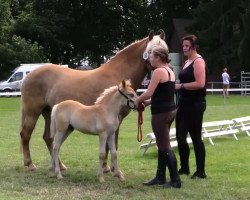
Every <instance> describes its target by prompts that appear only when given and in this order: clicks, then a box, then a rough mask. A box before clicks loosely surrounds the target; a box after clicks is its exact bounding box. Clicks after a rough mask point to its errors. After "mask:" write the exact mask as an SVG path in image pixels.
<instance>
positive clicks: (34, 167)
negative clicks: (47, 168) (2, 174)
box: [27, 163, 37, 171]
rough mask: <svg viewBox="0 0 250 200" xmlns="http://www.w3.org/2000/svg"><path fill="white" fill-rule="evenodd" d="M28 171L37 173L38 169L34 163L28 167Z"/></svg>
mask: <svg viewBox="0 0 250 200" xmlns="http://www.w3.org/2000/svg"><path fill="white" fill-rule="evenodd" d="M27 170H28V171H36V170H37V167H36V166H35V165H34V164H33V163H31V164H30V165H28V166H27Z"/></svg>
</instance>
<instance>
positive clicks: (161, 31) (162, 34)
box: [159, 29, 165, 40]
mask: <svg viewBox="0 0 250 200" xmlns="http://www.w3.org/2000/svg"><path fill="white" fill-rule="evenodd" d="M159 33H160V38H161V39H162V40H165V32H164V30H162V29H160V30H159Z"/></svg>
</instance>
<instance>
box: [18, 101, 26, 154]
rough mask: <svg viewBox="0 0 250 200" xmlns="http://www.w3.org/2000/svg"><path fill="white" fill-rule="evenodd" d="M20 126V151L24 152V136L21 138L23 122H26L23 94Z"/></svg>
mask: <svg viewBox="0 0 250 200" xmlns="http://www.w3.org/2000/svg"><path fill="white" fill-rule="evenodd" d="M20 113H21V115H20V127H19V141H20V149H19V151H20V153H23V143H22V138H21V131H22V130H23V124H24V119H25V115H24V109H23V102H22V96H21V108H20Z"/></svg>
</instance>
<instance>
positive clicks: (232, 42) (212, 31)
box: [189, 0, 250, 72]
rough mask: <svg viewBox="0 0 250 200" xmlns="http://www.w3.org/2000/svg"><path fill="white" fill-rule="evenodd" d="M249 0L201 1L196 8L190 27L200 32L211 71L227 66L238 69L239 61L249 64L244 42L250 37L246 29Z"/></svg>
mask: <svg viewBox="0 0 250 200" xmlns="http://www.w3.org/2000/svg"><path fill="white" fill-rule="evenodd" d="M247 2H248V0H202V1H201V2H200V4H199V6H198V7H197V8H196V9H193V11H192V14H193V18H194V24H193V26H192V27H190V29H189V30H190V31H191V32H194V33H195V34H197V35H198V37H199V39H200V46H201V50H202V54H203V55H204V56H205V57H206V61H207V64H208V67H209V71H210V72H212V71H213V72H214V71H216V70H218V69H219V70H220V71H221V69H222V68H223V67H224V66H230V69H232V70H234V71H237V70H238V69H239V67H240V66H239V64H240V63H245V65H247V63H248V66H250V62H249V61H247V59H246V58H245V59H244V57H245V56H244V54H245V52H246V46H245V44H246V43H245V42H247V40H249V39H248V38H249V34H248V35H247V34H246V31H247V29H249V25H250V23H249V21H248V20H249V19H248V18H249V15H248V14H247V12H248V9H247V7H246V4H249V3H247ZM247 21H248V22H247ZM243 24H244V26H243ZM243 35H244V36H243ZM243 41H244V42H243ZM240 44H241V45H240Z"/></svg>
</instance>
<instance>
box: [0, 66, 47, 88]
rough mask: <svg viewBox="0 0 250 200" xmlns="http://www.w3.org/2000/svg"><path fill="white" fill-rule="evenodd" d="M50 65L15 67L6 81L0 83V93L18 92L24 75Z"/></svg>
mask: <svg viewBox="0 0 250 200" xmlns="http://www.w3.org/2000/svg"><path fill="white" fill-rule="evenodd" d="M45 64H51V63H36V64H21V65H20V66H19V67H17V68H16V69H15V70H14V71H13V72H12V74H11V75H10V76H9V78H8V79H7V80H6V81H2V82H0V91H1V92H13V91H20V88H21V85H22V82H23V80H24V78H25V77H26V75H27V74H28V73H29V72H31V71H32V70H34V69H36V68H38V67H41V66H43V65H45Z"/></svg>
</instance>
